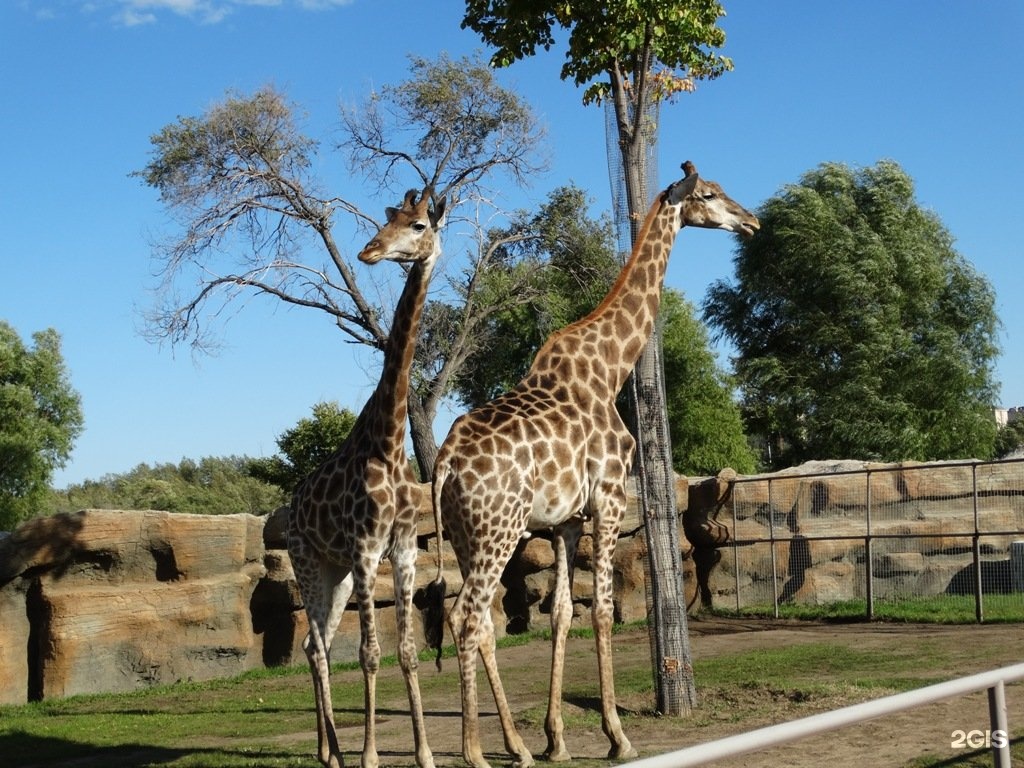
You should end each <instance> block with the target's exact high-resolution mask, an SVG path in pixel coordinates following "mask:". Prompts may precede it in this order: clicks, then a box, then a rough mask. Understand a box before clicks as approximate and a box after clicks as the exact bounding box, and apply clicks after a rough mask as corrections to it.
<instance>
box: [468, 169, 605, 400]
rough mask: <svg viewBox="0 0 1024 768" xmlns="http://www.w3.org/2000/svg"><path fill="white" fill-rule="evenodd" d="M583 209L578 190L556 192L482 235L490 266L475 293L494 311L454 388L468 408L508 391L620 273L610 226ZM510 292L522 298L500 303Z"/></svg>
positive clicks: (586, 201) (582, 196)
mask: <svg viewBox="0 0 1024 768" xmlns="http://www.w3.org/2000/svg"><path fill="white" fill-rule="evenodd" d="M588 204H589V199H588V197H587V195H586V193H585V192H584V191H583V190H581V189H579V188H578V187H575V186H571V185H570V186H566V187H560V188H558V189H556V190H554V191H552V192H551V193H550V195H549V196H548V199H547V201H546V202H545V203H544V204H542V205H541V206H540V207H539V208H538V209H537V210H536V211H535V212H528V211H520V212H518V213H517V214H515V215H514V216H512V217H511V221H510V222H509V224H508V226H506V227H500V228H493V229H491V230H490V231H489V232H488V233H487V237H488V241H487V246H486V249H487V250H488V251H489V252H491V253H492V256H491V262H492V263H491V267H490V269H488V270H487V271H486V273H484V274H482V275H481V281H480V289H479V291H478V292H479V294H480V295H481V296H484V297H493V299H488V303H489V304H491V305H492V306H494V308H495V311H494V312H491V313H489V314H488V315H487V316H486V318H484V322H483V324H482V327H481V329H480V333H479V334H478V337H479V338H478V343H477V345H476V346H475V348H474V349H473V350H472V352H471V354H470V356H469V357H468V358H467V360H466V365H465V367H464V370H463V372H462V375H460V376H459V377H458V378H457V381H456V384H455V391H456V393H457V395H458V397H459V399H460V400H461V401H462V403H463V404H464V405H466V406H467V407H470V408H473V407H476V406H478V405H482V404H483V403H485V402H487V401H489V400H491V399H492V398H494V397H496V396H497V395H499V394H501V393H502V392H505V391H506V390H508V389H511V388H512V387H513V386H515V385H516V384H517V383H518V382H519V381H520V379H522V378H523V376H525V375H526V372H527V371H528V370H529V368H530V364H531V363H532V362H533V356H534V355H535V354H536V352H537V350H538V349H539V348H540V347H541V345H542V344H543V343H544V341H545V340H546V339H547V338H548V336H550V335H551V334H552V333H553V332H554V331H556V330H558V329H559V328H562V327H564V326H566V325H568V324H569V323H571V322H573V321H575V320H578V319H579V318H581V317H583V316H584V315H585V314H587V313H588V312H590V310H592V309H593V308H594V307H596V306H597V305H598V303H599V302H600V301H601V299H602V298H604V295H605V293H607V291H608V288H609V287H610V286H611V284H612V282H613V281H614V279H615V276H616V275H617V274H618V273H619V269H620V265H619V263H618V260H617V258H616V256H615V248H614V240H613V233H612V228H611V222H610V221H609V220H608V219H607V218H602V219H592V218H590V217H589V215H588V213H587V207H588ZM509 294H515V295H518V296H519V297H520V299H521V300H520V301H518V302H516V303H508V302H502V301H501V300H500V299H499V297H501V296H507V295H509Z"/></svg>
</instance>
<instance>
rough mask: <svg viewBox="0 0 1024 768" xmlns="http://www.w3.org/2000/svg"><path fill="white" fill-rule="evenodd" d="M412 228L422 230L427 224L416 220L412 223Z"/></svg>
mask: <svg viewBox="0 0 1024 768" xmlns="http://www.w3.org/2000/svg"><path fill="white" fill-rule="evenodd" d="M412 228H413V231H414V232H422V231H423V230H425V229H426V228H427V225H426V224H424V223H423V222H422V221H417V222H414V223H413V225H412Z"/></svg>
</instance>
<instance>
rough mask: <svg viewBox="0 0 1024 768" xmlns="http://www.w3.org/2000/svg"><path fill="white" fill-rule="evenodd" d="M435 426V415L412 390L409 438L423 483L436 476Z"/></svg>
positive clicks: (410, 392) (410, 394) (410, 393)
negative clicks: (428, 411) (429, 411)
mask: <svg viewBox="0 0 1024 768" xmlns="http://www.w3.org/2000/svg"><path fill="white" fill-rule="evenodd" d="M433 424H434V414H430V413H427V409H426V408H425V407H424V405H423V403H422V402H421V401H420V399H419V397H418V396H417V395H416V392H415V390H412V389H410V391H409V437H410V439H411V440H412V451H413V455H414V456H415V458H416V464H418V469H419V476H420V480H422V481H423V482H429V481H430V478H431V477H432V476H433V474H434V461H435V460H436V459H437V442H436V441H435V440H434V428H433Z"/></svg>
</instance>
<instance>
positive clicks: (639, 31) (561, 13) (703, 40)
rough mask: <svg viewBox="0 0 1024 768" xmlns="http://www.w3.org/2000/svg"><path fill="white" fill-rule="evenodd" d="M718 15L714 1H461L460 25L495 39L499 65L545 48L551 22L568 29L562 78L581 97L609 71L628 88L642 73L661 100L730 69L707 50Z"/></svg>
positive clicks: (719, 36)
mask: <svg viewBox="0 0 1024 768" xmlns="http://www.w3.org/2000/svg"><path fill="white" fill-rule="evenodd" d="M723 15H725V11H724V10H723V9H722V6H721V4H720V3H718V2H716V0H686V1H685V2H678V0H677V1H676V2H665V0H583V1H582V2H574V3H566V2H557V1H556V2H553V1H552V0H466V15H465V17H464V18H463V21H462V26H463V27H469V28H470V29H472V30H473V31H474V32H476V33H477V34H479V35H480V37H481V38H483V39H484V40H485V41H486V42H487V43H488V44H489V45H492V46H494V48H495V49H496V50H495V52H494V54H493V55H492V57H491V64H492V65H493V66H498V67H504V66H508V65H509V64H511V63H512V62H513V61H517V60H519V59H523V58H525V57H527V56H532V55H534V54H535V53H536V51H537V48H538V47H541V48H543V49H544V50H548V49H550V48H551V47H552V46H553V45H554V44H555V28H556V27H559V28H562V29H565V30H568V50H567V52H566V55H565V63H564V64H563V65H562V70H561V77H562V79H563V80H572V82H573V83H574V84H575V85H577V86H586V88H585V90H584V93H583V101H584V103H590V102H591V101H600V100H601V99H602V98H604V97H606V96H607V95H608V94H609V93H610V92H611V91H612V90H613V89H614V88H615V87H616V86H615V83H614V80H615V79H616V78H617V79H619V80H620V81H621V82H625V83H631V86H630V87H632V88H633V89H634V91H635V92H641V91H646V90H648V89H647V88H645V87H644V85H643V83H644V81H645V80H647V79H648V78H649V79H650V90H649V93H651V94H652V95H654V96H655V97H656V98H659V99H660V98H664V97H667V96H671V95H672V94H674V93H676V92H678V91H686V90H692V89H693V79H694V78H711V77H717V76H718V75H720V74H721V73H722V72H724V71H726V70H728V69H731V68H732V62H731V61H730V60H729V59H728V58H727V57H725V56H721V55H719V54H716V53H714V51H713V50H712V49H713V48H716V47H721V45H722V44H723V43H724V42H725V33H724V32H722V30H721V29H719V28H718V27H717V26H716V24H717V22H718V19H719V18H720V17H721V16H723ZM655 61H656V62H658V68H657V69H654V68H652V66H651V65H652V64H653V63H654V62H655ZM609 74H610V75H611V77H612V79H611V80H605V79H602V78H603V77H604V76H607V75H609ZM595 81H596V82H595Z"/></svg>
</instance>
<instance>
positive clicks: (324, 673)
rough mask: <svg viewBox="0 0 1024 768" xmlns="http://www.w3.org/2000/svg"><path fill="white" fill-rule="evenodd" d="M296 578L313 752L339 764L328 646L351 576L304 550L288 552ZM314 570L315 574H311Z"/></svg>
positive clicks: (329, 767)
mask: <svg viewBox="0 0 1024 768" xmlns="http://www.w3.org/2000/svg"><path fill="white" fill-rule="evenodd" d="M291 556H292V559H293V563H298V567H295V566H294V565H293V567H295V573H296V578H297V580H298V582H299V588H300V590H301V592H302V595H303V602H304V603H305V606H306V615H307V617H308V618H309V634H307V635H306V639H305V640H304V641H303V643H302V647H303V650H304V651H305V652H306V659H307V660H308V661H309V668H310V673H311V675H312V677H313V699H314V702H315V704H316V721H317V743H318V747H317V754H318V758H319V760H320V762H321V763H322V764H323V765H324V766H326V768H342V766H344V759H343V758H342V756H341V750H340V748H339V746H338V736H337V731H336V729H335V726H334V709H333V705H332V702H331V682H330V648H331V640H332V639H333V637H334V632H335V630H336V628H337V626H338V622H339V621H340V620H341V614H342V612H343V611H344V610H345V605H346V603H347V602H348V596H349V595H350V594H351V591H352V577H351V574H349V573H348V572H347V571H344V570H342V569H339V568H337V567H336V566H332V565H330V564H329V563H324V562H318V563H315V564H314V563H311V562H310V557H309V555H308V554H307V553H305V552H302V553H297V552H292V555H291ZM314 574H315V575H314Z"/></svg>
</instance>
